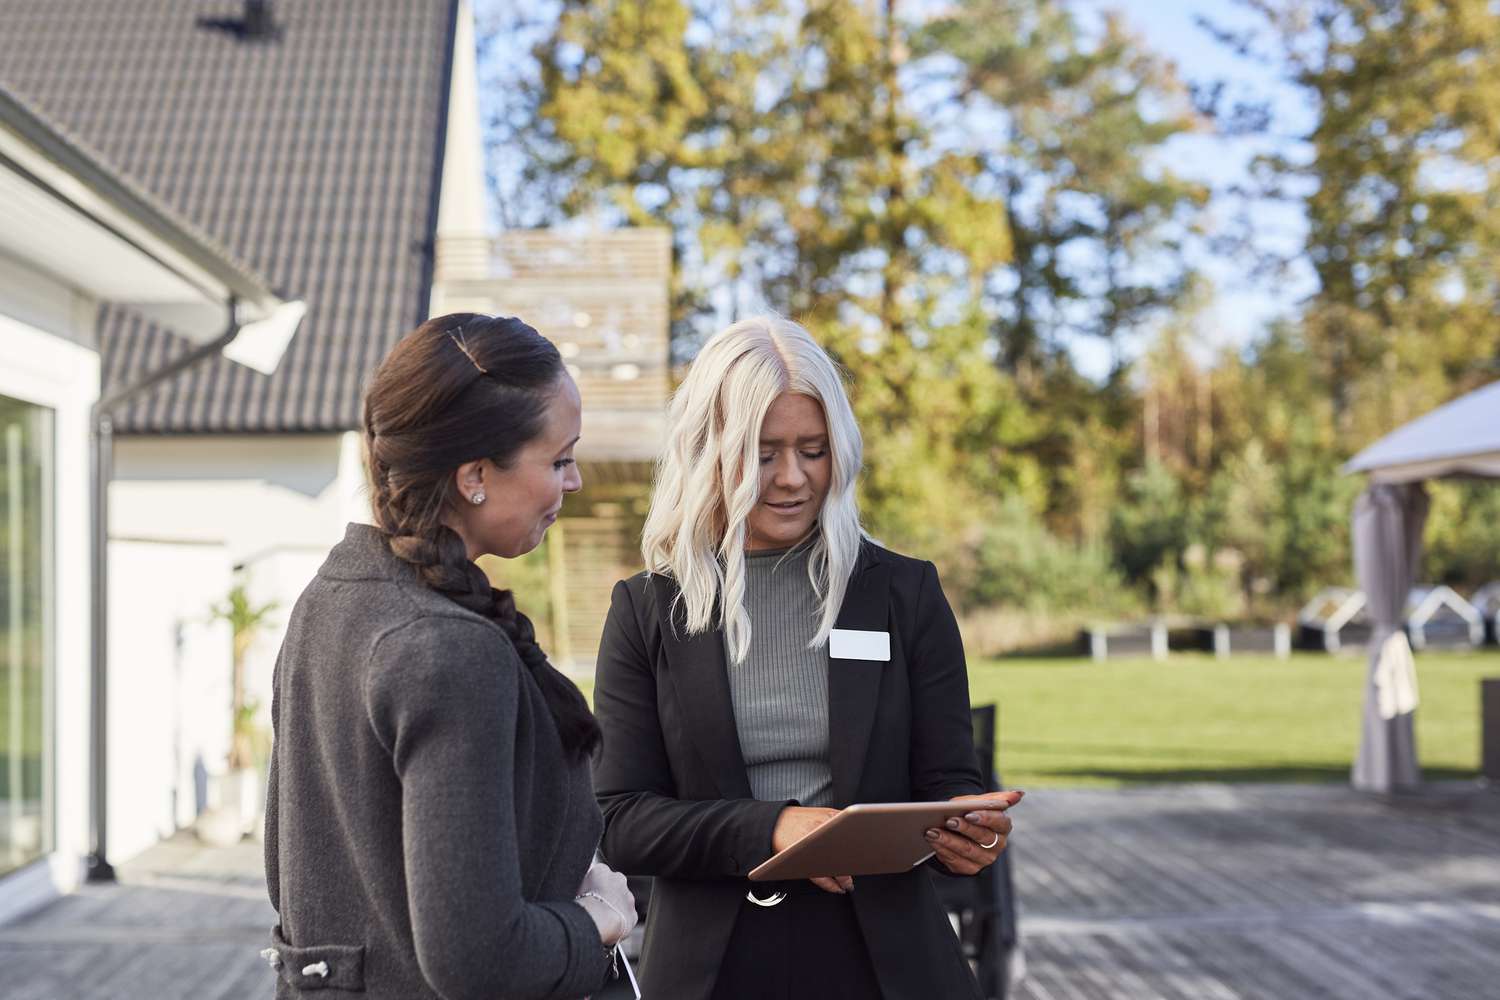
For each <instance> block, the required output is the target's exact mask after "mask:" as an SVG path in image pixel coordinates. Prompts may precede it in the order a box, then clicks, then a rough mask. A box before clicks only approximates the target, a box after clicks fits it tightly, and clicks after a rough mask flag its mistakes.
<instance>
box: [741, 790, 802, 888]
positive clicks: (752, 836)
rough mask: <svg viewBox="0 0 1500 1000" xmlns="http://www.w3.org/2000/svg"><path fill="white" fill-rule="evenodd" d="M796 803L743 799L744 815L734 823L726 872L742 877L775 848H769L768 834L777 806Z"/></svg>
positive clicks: (778, 809)
mask: <svg viewBox="0 0 1500 1000" xmlns="http://www.w3.org/2000/svg"><path fill="white" fill-rule="evenodd" d="M796 804H797V801H796V800H795V799H787V800H786V801H784V802H754V801H747V802H746V803H745V805H744V808H745V815H744V817H743V819H742V820H741V822H740V823H738V824H737V827H738V828H737V830H736V831H735V836H734V838H733V841H732V842H731V844H730V847H729V857H727V858H725V861H726V863H727V867H728V870H729V874H731V875H735V876H740V877H743V876H745V875H748V874H750V872H751V871H752V870H754V869H755V868H756V867H758V866H759V865H760V863H761V862H762V861H765V860H766V859H767V858H769V857H770V856H771V855H773V854H775V853H776V852H775V851H773V850H772V849H771V835H772V833H773V832H774V831H775V829H776V820H777V819H778V818H780V816H781V810H783V809H785V808H786V807H787V806H794V805H796Z"/></svg>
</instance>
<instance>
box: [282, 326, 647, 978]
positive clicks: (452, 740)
mask: <svg viewBox="0 0 1500 1000" xmlns="http://www.w3.org/2000/svg"><path fill="white" fill-rule="evenodd" d="M579 408H580V403H579V396H578V388H577V386H575V385H574V384H573V380H572V379H571V378H569V377H568V375H567V373H566V371H565V370H564V368H563V365H562V361H561V358H560V357H559V355H558V352H557V350H556V349H555V348H554V347H553V346H552V344H550V343H549V342H548V341H547V340H545V339H544V338H543V337H541V336H540V335H538V334H537V332H536V331H535V330H533V329H532V328H531V327H529V326H527V325H526V324H525V323H522V322H521V321H520V320H518V319H500V318H493V317H486V316H476V315H452V316H443V317H439V318H437V319H433V320H429V321H428V322H426V323H424V324H422V325H421V326H420V327H418V328H417V329H416V330H415V331H413V332H412V333H411V334H409V335H408V336H407V337H406V338H404V339H403V340H402V341H401V342H400V343H399V344H397V345H396V347H395V348H394V349H393V350H392V351H391V353H390V355H389V356H388V357H387V358H386V359H385V361H384V362H383V363H382V364H381V365H380V368H379V370H378V371H376V373H375V376H374V379H373V381H372V382H371V384H370V387H369V391H368V394H367V396H366V398H365V441H366V444H367V451H368V466H369V478H370V489H371V501H372V503H371V506H372V512H373V515H374V522H375V523H374V524H373V525H367V524H351V525H349V528H348V532H347V534H346V536H345V538H344V540H343V541H342V542H340V543H339V544H338V545H337V546H336V547H335V548H334V549H333V551H332V553H331V554H330V555H329V557H328V560H327V561H326V562H325V563H324V564H323V566H322V568H321V569H319V570H318V574H317V577H316V578H315V579H314V580H313V582H312V583H311V584H309V585H308V587H307V589H306V590H305V591H304V592H303V594H302V596H301V598H300V599H299V600H298V601H297V605H296V608H295V610H294V611H293V612H292V616H291V622H290V625H289V627H288V631H287V636H286V641H285V643H284V644H283V646H282V649H281V655H280V658H279V660H278V662H277V668H276V681H275V697H274V700H273V703H272V719H273V724H274V726H275V734H276V740H275V746H274V750H273V753H272V759H271V783H270V794H269V802H268V804H267V810H266V881H267V885H268V887H269V889H270V895H271V903H272V905H273V906H275V908H276V910H277V913H278V915H279V918H280V923H279V925H278V926H277V928H276V929H275V931H274V933H273V946H272V947H271V948H269V949H267V950H266V952H265V955H266V958H267V960H268V961H269V962H270V963H271V965H272V966H273V967H274V968H275V969H276V971H277V974H278V977H279V978H278V983H277V992H276V995H277V996H278V997H294V996H301V995H303V991H305V990H306V991H311V990H319V991H325V990H326V991H331V992H320V993H319V994H318V995H320V996H350V997H352V996H356V995H357V996H360V997H364V998H368V1000H381V998H392V1000H394V998H403V1000H405V998H421V997H425V998H436V997H442V998H447V1000H458V998H469V997H473V998H476V1000H477V998H481V997H482V998H486V1000H494V998H522V997H525V998H563V997H580V996H584V995H586V994H589V993H592V992H594V991H596V990H598V989H599V988H600V987H601V986H602V985H603V984H604V982H605V980H606V975H607V969H608V967H609V965H610V956H609V955H608V953H607V949H608V948H610V947H612V946H613V945H615V944H616V943H617V942H618V941H620V940H621V939H622V938H623V937H624V936H625V935H627V934H628V933H629V931H630V929H631V926H632V924H633V923H634V909H633V906H632V904H631V901H630V896H629V893H628V891H627V890H626V888H625V883H624V879H623V878H622V877H621V876H619V875H617V874H615V873H614V872H612V871H610V870H609V869H608V868H605V867H603V866H602V865H596V866H593V867H591V861H592V859H593V857H594V852H595V849H596V847H597V845H598V842H599V837H600V833H601V831H602V829H603V824H602V821H601V818H600V815H599V810H598V808H597V807H596V805H595V803H594V797H593V791H592V788H591V787H590V783H589V774H588V763H589V757H590V754H591V753H592V752H593V751H594V750H595V749H596V748H597V747H598V745H599V740H600V733H599V727H598V724H597V723H596V722H595V721H594V717H593V716H592V715H591V714H590V712H589V709H588V706H587V704H586V703H585V702H584V699H583V696H582V695H581V694H580V693H579V691H578V689H577V688H576V687H574V686H573V684H572V683H571V682H570V681H568V680H567V678H565V677H564V676H563V675H562V674H560V673H559V672H558V671H557V670H556V669H554V668H553V667H552V665H551V664H550V663H548V661H547V656H546V654H545V653H544V652H543V651H542V649H541V648H540V647H539V646H538V645H537V641H536V635H535V633H534V632H533V630H532V626H531V623H530V622H529V621H528V620H527V618H526V616H525V615H524V614H522V613H521V612H520V611H519V610H517V607H516V597H515V595H513V594H512V593H511V592H509V591H504V590H495V589H493V588H492V587H491V586H490V582H489V580H488V579H487V578H486V577H485V574H484V572H483V571H482V570H481V569H480V568H479V567H478V566H477V565H475V562H474V560H475V559H476V558H478V557H479V556H482V555H485V554H490V555H494V556H499V557H501V558H506V559H510V558H515V557H516V556H520V555H522V554H523V553H525V552H528V551H530V550H531V549H533V548H535V547H536V546H537V545H538V544H539V543H540V542H541V540H542V536H543V535H544V534H545V533H546V531H547V528H548V526H549V525H550V524H552V522H553V521H554V520H556V518H557V514H558V510H559V508H560V507H561V505H562V501H563V497H564V496H565V495H566V494H568V493H571V492H574V491H576V490H578V489H579V488H580V485H581V483H580V480H579V475H578V469H577V466H576V465H575V464H574V461H573V448H574V446H575V445H576V444H577V442H578V434H579Z"/></svg>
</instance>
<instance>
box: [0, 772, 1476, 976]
mask: <svg viewBox="0 0 1500 1000" xmlns="http://www.w3.org/2000/svg"><path fill="white" fill-rule="evenodd" d="M1016 824H1017V833H1016V836H1015V839H1014V840H1013V850H1014V851H1015V854H1014V855H1013V862H1014V864H1015V872H1016V877H1017V894H1018V897H1019V900H1020V905H1021V908H1022V916H1021V932H1022V936H1023V955H1024V966H1025V975H1024V978H1023V979H1022V980H1021V982H1020V983H1019V984H1018V986H1017V987H1016V988H1015V989H1014V991H1013V994H1012V995H1013V996H1014V997H1019V998H1024V1000H1262V998H1264V1000H1303V998H1306V1000H1376V998H1378V1000H1500V791H1487V792H1486V791H1479V790H1475V789H1473V788H1471V787H1467V786H1444V787H1443V788H1442V789H1441V790H1440V791H1438V792H1434V793H1431V794H1427V795H1422V796H1414V797H1410V798H1403V799H1399V800H1392V801H1381V800H1377V799H1373V798H1369V797H1366V796H1361V795H1356V794H1354V793H1353V792H1350V791H1348V790H1347V789H1344V788H1340V787H1330V786H1300V787H1299V786H1254V785H1251V786H1220V785H1184V786H1175V787H1163V788H1148V789H1134V790H1128V791H1082V790H1078V791H1048V790H1038V791H1035V792H1033V793H1031V794H1030V795H1029V796H1028V797H1027V799H1026V801H1025V802H1024V803H1023V804H1022V805H1021V806H1020V807H1018V808H1017V810H1016ZM122 877H123V883H122V884H121V885H119V886H115V887H109V888H98V887H89V888H85V889H84V890H82V891H80V892H79V893H77V894H75V895H73V896H70V897H68V898H66V899H63V900H60V901H59V902H57V903H55V904H53V905H52V906H51V907H49V908H48V909H46V910H44V911H43V912H41V913H39V914H37V915H35V916H33V917H31V918H29V919H27V920H24V921H22V922H20V923H17V924H12V925H9V926H7V927H0V996H3V997H4V998H5V1000H92V998H100V1000H104V998H108V1000H135V998H140V1000H148V998H149V1000H178V998H181V1000H241V998H244V1000H250V998H262V1000H263V998H266V997H269V996H270V995H271V992H272V979H271V974H270V971H269V970H268V969H267V968H266V966H265V965H264V963H262V962H261V960H260V959H259V958H258V957H257V954H256V953H257V951H258V950H259V949H260V948H261V947H262V946H263V943H264V941H265V936H266V928H267V927H268V926H269V924H270V922H271V920H272V913H271V909H270V906H269V905H268V904H267V903H266V900H265V896H264V890H263V888H262V884H261V881H260V862H259V854H258V847H257V845H254V844H245V845H243V846H242V847H239V848H236V849H234V850H231V851H227V852H226V851H208V850H205V849H202V848H200V847H198V846H197V845H196V844H195V843H194V842H193V841H191V840H190V839H187V838H180V839H178V840H174V841H172V842H169V843H167V844H164V845H162V846H160V847H158V848H155V849H153V850H152V851H150V852H148V853H147V854H146V855H144V856H143V857H141V858H140V859H137V860H136V861H135V862H133V863H131V864H129V865H127V866H125V867H124V869H123V872H122ZM653 1000H666V998H653Z"/></svg>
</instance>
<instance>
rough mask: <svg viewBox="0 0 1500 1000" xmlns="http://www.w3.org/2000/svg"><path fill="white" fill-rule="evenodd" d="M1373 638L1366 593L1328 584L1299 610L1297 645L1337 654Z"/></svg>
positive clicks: (1302, 647) (1301, 647)
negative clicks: (1366, 607) (1347, 647)
mask: <svg viewBox="0 0 1500 1000" xmlns="http://www.w3.org/2000/svg"><path fill="white" fill-rule="evenodd" d="M1369 640H1370V619H1369V615H1368V614H1367V613H1366V611H1365V595H1364V594H1363V593H1362V592H1360V591H1358V590H1351V589H1350V588H1348V587H1327V588H1325V589H1323V590H1321V591H1319V592H1318V594H1317V595H1316V596H1315V597H1313V599H1312V600H1310V601H1308V602H1307V603H1306V604H1304V605H1303V606H1302V610H1301V611H1299V612H1297V646H1298V648H1300V649H1318V650H1323V651H1324V652H1328V653H1337V652H1338V651H1339V650H1340V649H1343V648H1345V647H1346V646H1356V647H1357V646H1363V645H1364V644H1365V643H1367V642H1369Z"/></svg>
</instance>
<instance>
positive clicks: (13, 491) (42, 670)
mask: <svg viewBox="0 0 1500 1000" xmlns="http://www.w3.org/2000/svg"><path fill="white" fill-rule="evenodd" d="M52 451H53V433H52V411H51V410H49V409H47V408H46V407H42V406H35V405H33V404H31V403H23V402H20V401H18V400H14V399H10V398H8V397H6V396H0V874H4V873H5V872H8V871H11V870H13V869H15V868H19V867H20V866H22V865H24V864H27V863H29V862H31V861H34V860H36V859H37V858H39V857H41V856H42V855H43V854H44V853H46V852H47V851H48V850H50V849H51V843H50V841H51V834H52V821H51V820H52V817H51V812H52V803H51V785H52V739H51V723H50V720H51V711H50V706H49V705H48V701H49V698H50V685H51V680H52V615H51V600H50V597H51V594H52V571H53V566H52V513H53V497H52V482H53V472H52V458H53V453H52Z"/></svg>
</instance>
